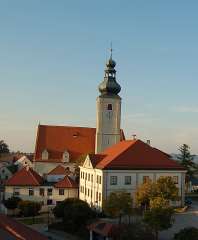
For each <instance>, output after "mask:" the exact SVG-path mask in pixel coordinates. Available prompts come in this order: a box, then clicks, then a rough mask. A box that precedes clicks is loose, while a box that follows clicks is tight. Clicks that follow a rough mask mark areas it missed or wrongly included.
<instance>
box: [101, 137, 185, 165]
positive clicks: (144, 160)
mask: <svg viewBox="0 0 198 240" xmlns="http://www.w3.org/2000/svg"><path fill="white" fill-rule="evenodd" d="M100 155H103V156H104V157H103V158H102V159H101V161H99V162H98V163H97V164H96V168H99V169H153V170H154V169H162V170H163V169H166V170H167V169H170V170H185V169H184V168H183V167H182V166H181V165H180V164H178V163H177V162H176V161H174V160H172V159H171V158H170V156H169V155H168V154H166V153H164V152H162V151H160V150H158V149H156V148H153V147H151V146H149V145H148V144H146V143H144V142H142V141H141V140H125V141H122V142H119V143H117V144H115V145H113V146H111V147H109V148H107V149H106V150H105V151H104V152H103V153H102V154H100Z"/></svg>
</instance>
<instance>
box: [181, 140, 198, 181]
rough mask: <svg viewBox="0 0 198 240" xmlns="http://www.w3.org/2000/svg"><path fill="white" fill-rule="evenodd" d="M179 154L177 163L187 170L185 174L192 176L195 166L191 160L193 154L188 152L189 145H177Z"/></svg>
mask: <svg viewBox="0 0 198 240" xmlns="http://www.w3.org/2000/svg"><path fill="white" fill-rule="evenodd" d="M179 152H180V154H179V155H178V157H177V158H178V160H179V163H180V164H181V165H182V166H183V167H184V168H185V169H186V170H187V173H186V174H187V176H188V177H191V176H193V174H194V172H195V170H197V166H196V164H195V162H194V161H193V159H194V155H191V153H190V147H189V146H188V145H187V144H183V145H182V146H180V147H179Z"/></svg>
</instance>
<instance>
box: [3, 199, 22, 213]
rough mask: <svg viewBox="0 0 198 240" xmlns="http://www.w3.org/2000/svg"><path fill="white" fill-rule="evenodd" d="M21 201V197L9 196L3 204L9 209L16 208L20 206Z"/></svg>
mask: <svg viewBox="0 0 198 240" xmlns="http://www.w3.org/2000/svg"><path fill="white" fill-rule="evenodd" d="M20 201H21V199H20V198H19V197H11V198H8V199H7V200H4V201H3V204H4V206H5V207H6V208H7V209H11V210H14V209H16V208H17V207H18V204H19V202H20Z"/></svg>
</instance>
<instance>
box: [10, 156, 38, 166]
mask: <svg viewBox="0 0 198 240" xmlns="http://www.w3.org/2000/svg"><path fill="white" fill-rule="evenodd" d="M14 165H16V166H17V167H18V169H21V168H23V167H26V166H29V167H30V168H32V167H33V163H32V156H27V155H24V156H22V157H20V158H18V159H16V161H15V162H14Z"/></svg>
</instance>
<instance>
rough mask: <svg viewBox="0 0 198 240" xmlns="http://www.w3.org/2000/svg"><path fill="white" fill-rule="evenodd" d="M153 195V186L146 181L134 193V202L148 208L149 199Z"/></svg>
mask: <svg viewBox="0 0 198 240" xmlns="http://www.w3.org/2000/svg"><path fill="white" fill-rule="evenodd" d="M155 195H156V193H155V184H154V183H152V182H151V181H146V182H145V183H143V184H141V185H140V186H139V187H138V189H137V191H136V193H135V201H136V203H137V204H138V205H141V206H143V207H145V208H148V206H149V202H150V199H152V198H153V197H154V196H155Z"/></svg>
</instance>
